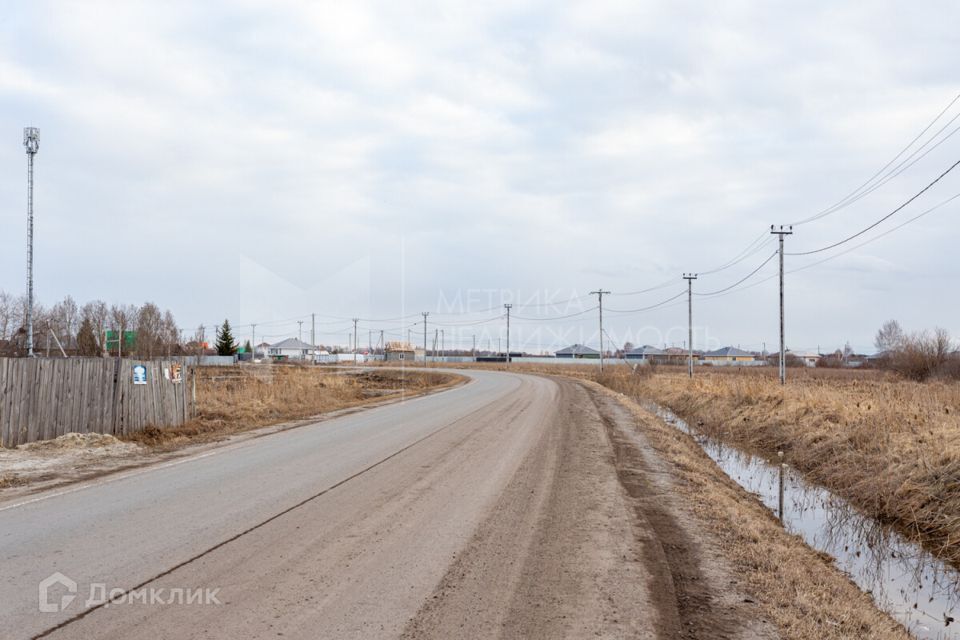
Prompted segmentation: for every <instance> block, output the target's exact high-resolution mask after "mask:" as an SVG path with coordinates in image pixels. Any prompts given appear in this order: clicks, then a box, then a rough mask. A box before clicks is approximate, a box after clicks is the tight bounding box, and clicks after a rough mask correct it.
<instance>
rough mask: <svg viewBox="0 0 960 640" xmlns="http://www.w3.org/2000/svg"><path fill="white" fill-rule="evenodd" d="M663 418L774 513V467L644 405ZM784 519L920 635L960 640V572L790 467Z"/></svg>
mask: <svg viewBox="0 0 960 640" xmlns="http://www.w3.org/2000/svg"><path fill="white" fill-rule="evenodd" d="M648 408H650V409H651V410H653V411H654V412H656V413H657V414H658V415H659V416H660V417H661V418H663V419H664V420H666V421H667V422H668V423H670V424H672V425H673V426H675V427H677V428H678V429H680V430H681V431H683V432H685V433H687V434H689V435H691V436H693V437H694V439H696V440H697V442H698V443H699V444H700V446H701V447H703V450H704V451H705V452H706V453H707V455H709V456H710V457H711V458H712V459H713V460H714V461H715V462H716V463H717V465H718V466H719V467H720V468H721V469H723V471H724V472H725V473H726V474H727V475H728V476H730V477H731V478H732V479H734V480H736V482H737V483H738V484H739V485H740V486H742V487H743V488H744V489H746V490H747V491H749V492H750V493H753V494H755V495H756V496H757V497H759V498H760V499H761V500H762V501H763V504H764V505H766V506H767V508H769V509H770V510H771V511H773V512H774V513H776V511H777V501H778V492H779V470H778V468H777V467H778V465H777V464H776V463H768V462H767V461H765V460H763V459H762V458H759V457H757V456H752V455H749V454H747V453H744V452H742V451H740V450H738V449H735V448H732V447H730V446H728V445H726V446H725V445H723V444H722V443H720V442H718V441H716V440H713V439H711V438H708V437H706V436H704V435H702V434H700V433H698V432H697V431H696V430H694V429H691V428H690V426H689V425H687V424H686V423H685V422H684V421H683V420H681V419H680V418H678V417H677V416H676V415H674V414H673V413H671V412H670V411H669V410H667V409H664V408H663V407H660V406H657V405H652V404H651V405H648ZM785 512H786V513H785V516H784V526H785V527H786V529H787V530H788V531H790V532H792V533H796V534H798V535H800V536H802V537H803V539H804V541H805V542H806V543H807V544H808V545H810V546H811V547H813V548H814V549H817V550H818V551H822V552H825V553H828V554H830V555H831V556H833V557H834V558H835V559H836V564H837V567H839V568H840V570H841V571H843V572H844V573H846V574H847V575H849V576H850V578H851V579H852V580H853V581H854V582H856V583H857V585H859V586H860V588H861V589H863V590H864V591H866V592H867V593H869V594H870V595H871V596H873V599H874V600H875V601H876V603H877V605H878V606H879V607H880V608H881V609H883V610H884V611H887V612H888V613H889V614H890V615H891V616H893V617H894V618H895V619H897V620H899V621H900V622H901V623H903V625H904V626H905V627H907V629H908V630H909V631H910V632H911V633H912V634H913V635H915V636H916V637H918V638H932V639H937V640H940V639H947V638H957V639H958V640H960V622H954V619H953V618H954V615H955V614H954V611H957V610H958V605H960V574H958V572H957V571H956V570H955V569H953V567H951V566H949V565H946V564H944V563H942V562H940V561H939V560H937V559H936V558H934V557H933V556H932V555H930V554H929V553H927V552H926V551H924V550H923V549H922V548H921V547H920V546H919V545H916V544H913V543H911V542H908V541H907V540H905V539H904V538H903V537H901V536H900V535H899V534H897V533H896V532H894V531H892V530H890V529H888V528H885V527H883V526H882V525H880V524H879V523H877V522H876V521H875V520H873V519H872V518H868V517H866V516H864V515H862V514H861V513H859V512H858V511H857V510H856V509H854V508H853V507H851V506H850V505H849V504H848V503H847V502H846V501H844V500H843V499H841V498H839V497H837V496H835V495H833V494H831V493H830V492H829V491H827V490H826V489H823V488H821V487H817V486H813V485H810V484H807V483H806V482H805V481H804V480H803V478H802V477H800V475H799V474H797V473H795V472H794V471H793V470H789V471H788V473H787V484H786V495H785Z"/></svg>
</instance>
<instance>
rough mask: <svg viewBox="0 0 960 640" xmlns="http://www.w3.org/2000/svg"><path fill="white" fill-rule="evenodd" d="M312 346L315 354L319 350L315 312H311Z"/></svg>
mask: <svg viewBox="0 0 960 640" xmlns="http://www.w3.org/2000/svg"><path fill="white" fill-rule="evenodd" d="M310 347H311V348H312V349H313V351H314V355H316V351H317V314H315V313H311V314H310ZM254 351H256V349H254Z"/></svg>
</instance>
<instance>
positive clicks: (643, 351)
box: [626, 344, 666, 356]
mask: <svg viewBox="0 0 960 640" xmlns="http://www.w3.org/2000/svg"><path fill="white" fill-rule="evenodd" d="M626 355H628V356H662V355H666V351H664V350H663V349H657V348H656V347H652V346H650V345H649V344H645V345H643V346H642V347H637V348H636V349H631V350H630V351H627V353H626Z"/></svg>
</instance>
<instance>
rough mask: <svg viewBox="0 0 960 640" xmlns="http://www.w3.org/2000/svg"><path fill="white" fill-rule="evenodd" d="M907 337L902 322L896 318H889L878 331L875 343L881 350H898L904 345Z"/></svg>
mask: <svg viewBox="0 0 960 640" xmlns="http://www.w3.org/2000/svg"><path fill="white" fill-rule="evenodd" d="M905 339H906V335H905V334H904V333H903V329H902V328H901V327H900V323H899V322H897V321H896V320H887V321H886V322H884V323H883V326H882V327H880V330H879V331H877V336H876V338H874V340H873V344H874V346H875V347H876V348H877V350H878V351H881V352H883V351H896V350H898V349H899V348H900V347H901V346H902V345H903V341H904V340H905Z"/></svg>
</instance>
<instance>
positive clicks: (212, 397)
mask: <svg viewBox="0 0 960 640" xmlns="http://www.w3.org/2000/svg"><path fill="white" fill-rule="evenodd" d="M461 380H462V378H461V377H460V376H456V375H453V374H449V373H443V372H433V371H429V372H425V371H400V370H393V369H380V370H376V371H357V372H353V371H346V370H338V369H323V368H319V367H297V366H258V367H240V368H237V367H223V368H221V367H210V368H204V369H201V370H200V371H199V374H198V377H197V416H196V418H195V419H193V420H191V421H190V422H189V423H187V424H186V425H184V426H182V427H175V428H167V429H159V428H149V429H146V430H144V431H141V432H139V433H135V434H131V435H129V436H126V437H125V439H126V440H130V441H133V442H137V443H139V444H144V445H148V446H153V447H163V448H170V447H172V446H178V445H181V444H185V443H192V442H197V441H206V440H214V439H219V438H221V437H223V436H225V435H229V434H232V433H239V432H241V431H246V430H249V429H254V428H257V427H263V426H267V425H272V424H277V423H282V422H289V421H295V420H301V419H305V418H310V417H314V416H318V415H320V414H325V413H329V412H332V411H339V410H342V409H349V408H351V407H358V406H362V405H365V404H370V403H371V402H377V401H387V400H392V399H394V398H398V397H401V396H402V395H404V396H406V395H409V396H413V395H417V394H421V393H423V392H425V391H428V390H433V389H439V388H443V387H447V386H452V385H454V384H458V383H459V382H460V381H461Z"/></svg>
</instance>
